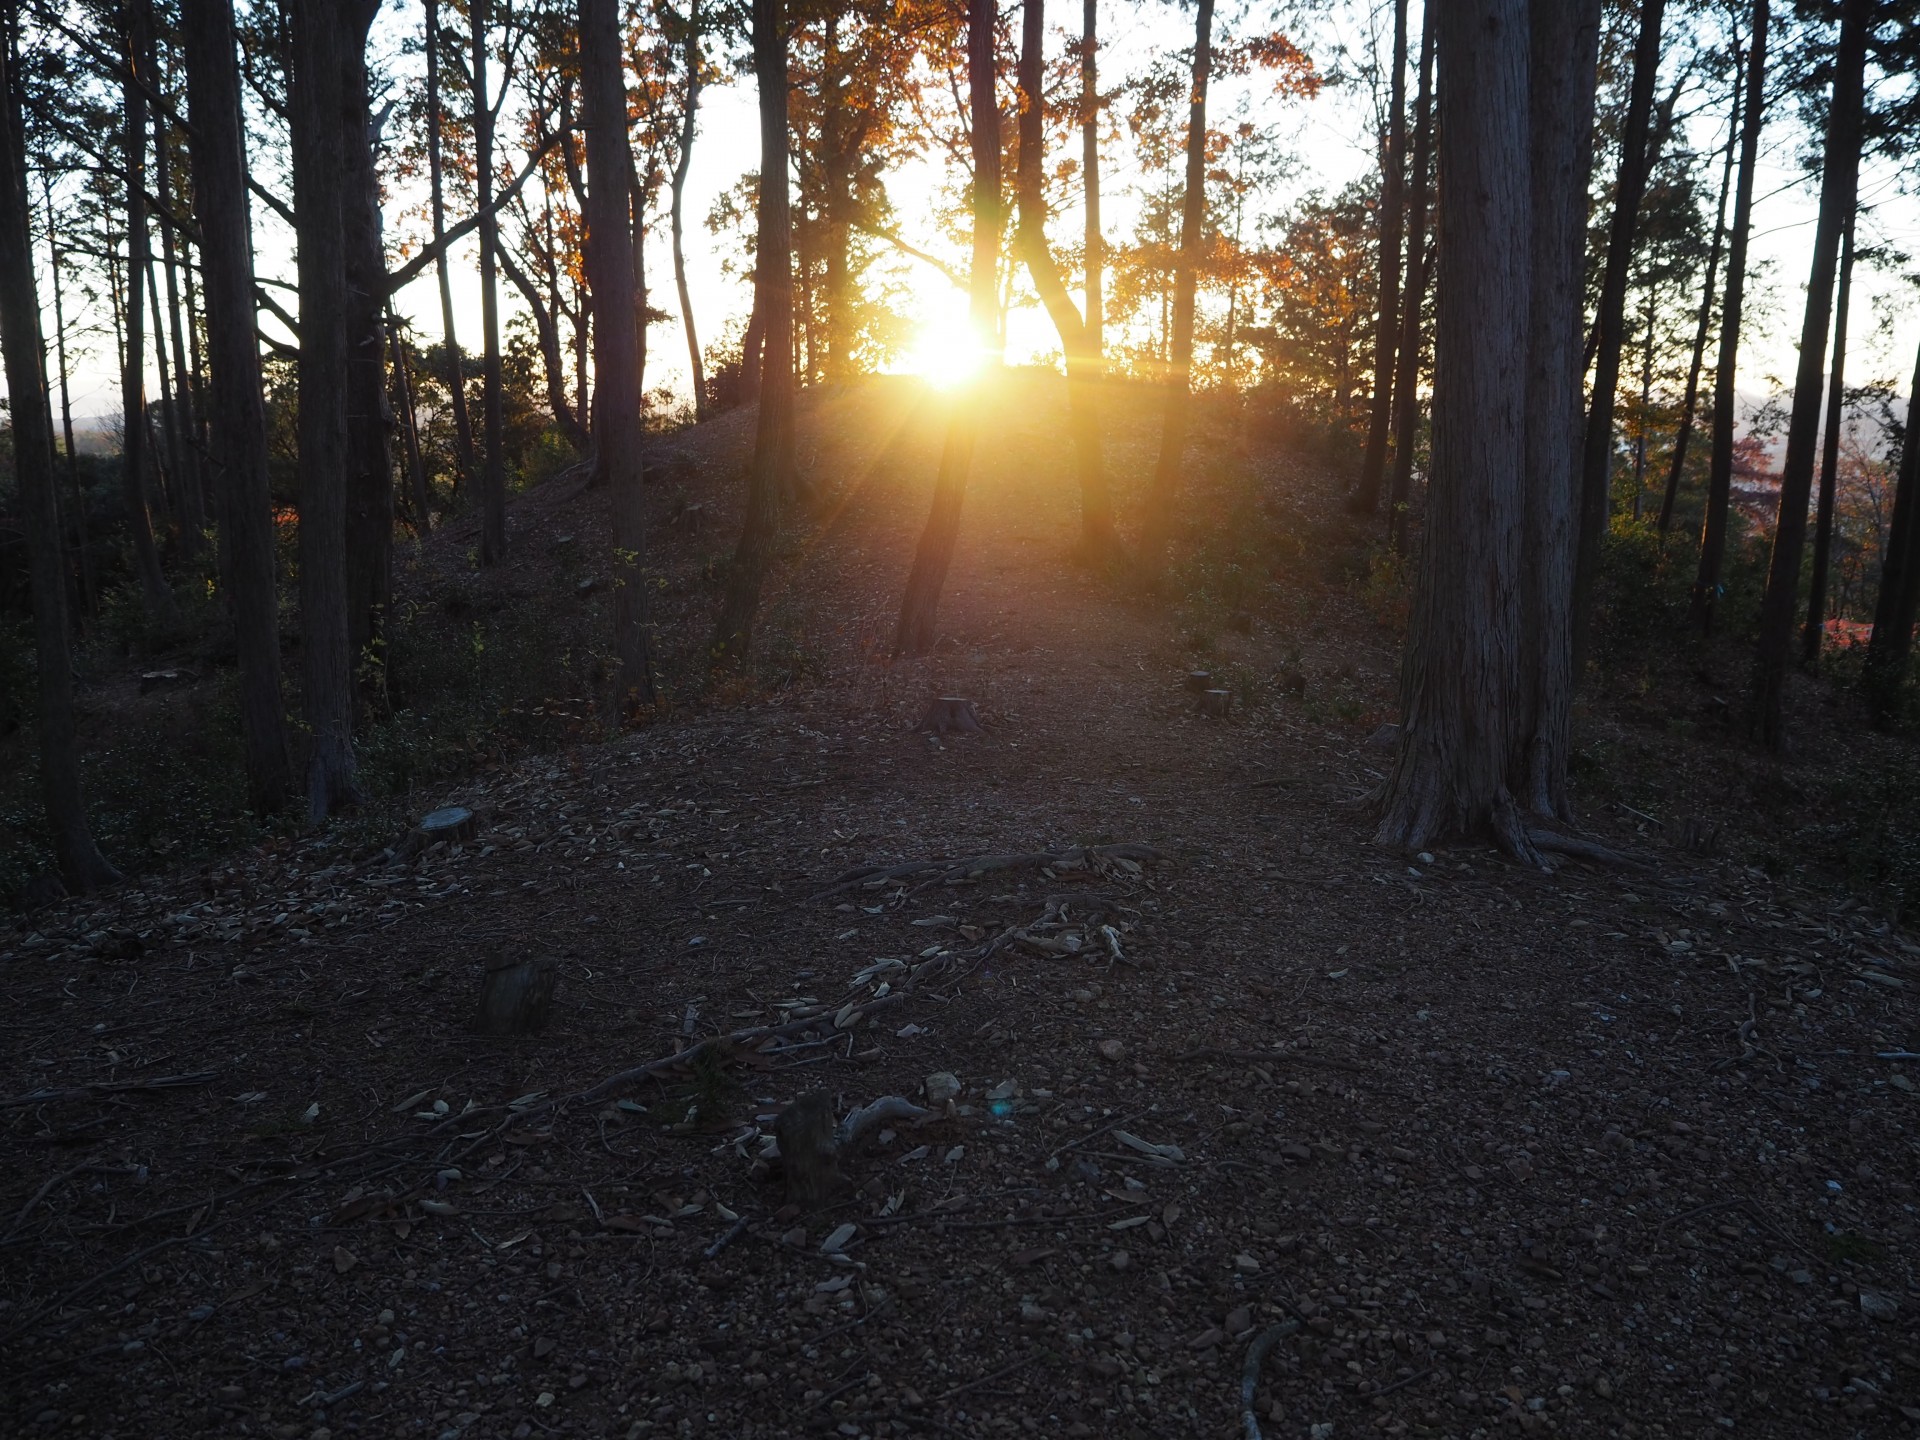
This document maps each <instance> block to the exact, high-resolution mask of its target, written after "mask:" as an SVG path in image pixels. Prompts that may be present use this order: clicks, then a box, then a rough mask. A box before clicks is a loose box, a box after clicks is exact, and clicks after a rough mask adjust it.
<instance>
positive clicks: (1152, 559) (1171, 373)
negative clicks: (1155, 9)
mask: <svg viewBox="0 0 1920 1440" xmlns="http://www.w3.org/2000/svg"><path fill="white" fill-rule="evenodd" d="M1212 72H1213V0H1199V3H1198V4H1197V5H1196V7H1195V14H1194V26H1193V86H1192V90H1191V92H1190V95H1189V99H1188V105H1187V172H1186V188H1185V192H1184V195H1183V198H1182V201H1181V206H1180V251H1179V254H1178V256H1177V257H1176V259H1175V262H1174V277H1173V326H1172V332H1171V336H1170V338H1169V342H1168V353H1167V375H1166V381H1165V388H1166V413H1165V415H1164V416H1163V418H1162V420H1161V426H1160V458H1159V460H1158V461H1157V462H1156V463H1155V465H1154V471H1153V482H1152V488H1151V489H1150V490H1149V491H1148V493H1147V516H1146V526H1145V533H1144V535H1143V536H1142V539H1141V545H1140V550H1141V556H1140V558H1141V568H1142V569H1143V571H1144V572H1145V574H1146V577H1147V578H1148V580H1149V581H1151V582H1152V583H1154V584H1158V583H1159V581H1160V578H1161V577H1162V575H1164V573H1165V571H1166V564H1167V544H1168V541H1169V540H1170V539H1171V537H1172V531H1173V512H1174V504H1175V502H1176V500H1177V499H1178V497H1179V493H1180V478H1181V471H1182V469H1183V468H1184V465H1185V459H1186V448H1187V412H1188V410H1189V408H1190V406H1191V400H1192V396H1191V393H1190V392H1191V381H1192V370H1193V311H1194V293H1195V290H1196V287H1197V284H1198V278H1199V262H1200V250H1201V244H1202V235H1201V231H1202V228H1203V226H1204V224H1205V220H1206V184H1207V80H1208V77H1209V76H1210V75H1211V74H1212Z"/></svg>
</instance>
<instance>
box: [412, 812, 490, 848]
mask: <svg viewBox="0 0 1920 1440" xmlns="http://www.w3.org/2000/svg"><path fill="white" fill-rule="evenodd" d="M479 828H480V827H479V822H478V821H477V820H475V819H474V815H473V811H471V810H469V809H467V807H466V806H464V805H449V806H447V807H446V808H445V809H443V810H435V811H434V812H433V813H432V814H431V815H428V816H427V817H425V818H424V819H423V820H421V822H420V839H421V841H422V843H423V845H431V844H433V843H434V842H435V841H437V840H445V841H446V842H447V843H448V844H449V845H464V844H465V843H466V842H467V841H469V840H471V839H472V838H473V836H474V832H475V831H477V830H478V829H479Z"/></svg>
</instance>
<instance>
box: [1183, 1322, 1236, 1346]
mask: <svg viewBox="0 0 1920 1440" xmlns="http://www.w3.org/2000/svg"><path fill="white" fill-rule="evenodd" d="M1226 1338H1227V1336H1226V1332H1225V1331H1223V1330H1221V1329H1220V1327H1219V1326H1217V1325H1215V1326H1213V1327H1211V1328H1209V1329H1206V1330H1202V1331H1201V1332H1200V1333H1199V1334H1198V1335H1196V1336H1194V1337H1193V1339H1191V1340H1189V1341H1188V1342H1187V1346H1188V1348H1189V1349H1193V1350H1212V1349H1215V1348H1216V1347H1218V1345H1219V1344H1220V1342H1221V1341H1222V1340H1225V1339H1226Z"/></svg>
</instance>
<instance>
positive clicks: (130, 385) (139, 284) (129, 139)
mask: <svg viewBox="0 0 1920 1440" xmlns="http://www.w3.org/2000/svg"><path fill="white" fill-rule="evenodd" d="M123 14H124V16H125V21H126V40H127V54H126V64H127V75H128V78H127V82H126V85H125V86H124V88H123V91H122V97H123V102H124V107H125V108H124V118H125V122H126V124H125V136H126V145H125V150H124V153H123V158H124V160H125V162H126V167H127V176H126V181H127V265H126V285H127V301H126V306H125V312H124V313H125V321H126V349H125V354H124V356H123V363H122V367H121V371H120V402H121V406H120V408H121V423H122V426H123V430H122V434H121V439H120V483H121V490H122V493H123V494H124V495H125V498H126V506H127V528H128V530H129V531H131V532H132V535H133V560H134V569H135V571H136V573H138V575H139V577H140V594H141V598H142V600H143V601H144V603H145V605H146V611H147V618H148V619H149V620H150V621H152V622H153V623H154V624H156V625H159V626H160V627H161V628H163V629H172V628H173V627H174V626H176V625H177V624H178V623H179V610H178V608H177V607H176V606H175V604H174V600H173V592H172V591H171V590H169V589H168V588H167V579H166V576H165V575H164V574H163V573H162V572H161V569H160V549H159V547H158V546H157V545H156V544H155V543H154V538H153V517H152V515H151V513H150V512H149V510H148V508H147V340H146V336H147V323H146V310H147V300H146V292H145V286H146V281H147V262H148V244H147V159H146V156H147V92H146V89H145V88H144V87H145V85H146V84H147V83H150V79H149V71H150V69H151V59H150V57H151V56H152V54H153V10H152V0H126V4H125V6H124V10H123Z"/></svg>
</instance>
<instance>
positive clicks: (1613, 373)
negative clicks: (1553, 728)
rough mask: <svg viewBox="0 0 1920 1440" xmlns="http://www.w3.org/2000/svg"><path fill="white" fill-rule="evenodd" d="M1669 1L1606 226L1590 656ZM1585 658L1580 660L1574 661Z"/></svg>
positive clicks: (1640, 80)
mask: <svg viewBox="0 0 1920 1440" xmlns="http://www.w3.org/2000/svg"><path fill="white" fill-rule="evenodd" d="M1665 16H1666V0H1641V5H1640V33H1639V37H1638V39H1637V40H1636V41H1635V43H1634V47H1633V87H1632V89H1631V91H1630V92H1629V94H1628V97H1627V117H1626V124H1625V127H1624V128H1623V129H1622V131H1621V135H1620V172H1619V175H1618V176H1617V177H1616V179H1615V181H1614V187H1613V216H1612V219H1611V220H1610V221H1609V223H1608V226H1607V262H1606V269H1605V271H1604V273H1603V274H1602V276H1601V280H1600V304H1599V311H1598V313H1597V315H1596V316H1595V319H1594V334H1595V336H1596V337H1597V338H1596V341H1595V351H1594V362H1593V363H1594V370H1593V395H1592V400H1591V402H1590V405H1589V408H1588V411H1587V427H1586V433H1585V436H1584V437H1583V441H1582V453H1581V457H1580V542H1579V556H1578V560H1577V562H1576V564H1575V567H1574V575H1573V627H1574V631H1573V633H1574V648H1575V650H1576V651H1578V652H1580V654H1581V655H1584V653H1585V649H1586V630H1587V621H1588V617H1589V615H1590V614H1591V613H1592V610H1593V587H1594V582H1595V579H1596V578H1597V576H1598V574H1599V570H1600V551H1601V546H1602V545H1603V543H1604V542H1605V540H1606V536H1607V526H1608V523H1609V521H1610V519H1611V501H1610V498H1609V497H1610V481H1611V478H1612V470H1613V400H1614V394H1615V392H1616V391H1617V390H1618V389H1619V385H1620V348H1621V344H1622V342H1623V341H1624V339H1625V337H1626V305H1627V281H1628V279H1629V277H1630V273H1631V271H1632V268H1633V248H1634V235H1635V231H1636V229H1637V227H1638V222H1639V217H1640V201H1641V197H1642V196H1643V195H1645V193H1646V188H1647V173H1648V171H1649V169H1651V166H1652V160H1653V155H1654V141H1653V139H1652V121H1653V89H1654V81H1655V79H1656V78H1657V76H1658V71H1659V69H1660V28H1661V23H1662V21H1663V20H1664V19H1665ZM1578 658H1579V656H1576V661H1577V660H1578Z"/></svg>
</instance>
